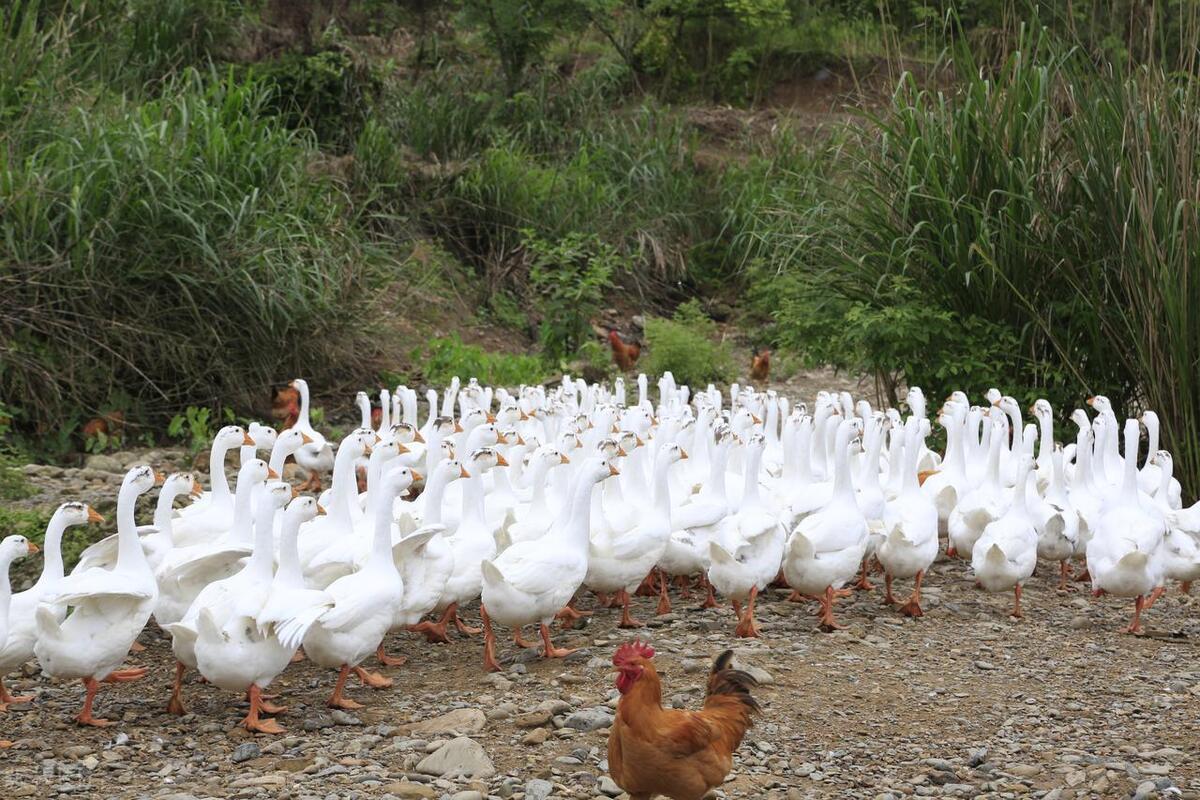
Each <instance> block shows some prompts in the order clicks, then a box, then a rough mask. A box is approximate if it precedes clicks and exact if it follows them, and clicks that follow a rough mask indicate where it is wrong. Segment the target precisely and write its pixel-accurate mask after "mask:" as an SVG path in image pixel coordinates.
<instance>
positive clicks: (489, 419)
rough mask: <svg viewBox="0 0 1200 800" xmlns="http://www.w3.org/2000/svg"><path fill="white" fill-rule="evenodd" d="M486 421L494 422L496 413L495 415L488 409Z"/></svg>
mask: <svg viewBox="0 0 1200 800" xmlns="http://www.w3.org/2000/svg"><path fill="white" fill-rule="evenodd" d="M487 421H488V422H495V421H496V415H495V414H493V413H492V412H490V411H489V412H488V415H487Z"/></svg>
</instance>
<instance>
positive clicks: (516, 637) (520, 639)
mask: <svg viewBox="0 0 1200 800" xmlns="http://www.w3.org/2000/svg"><path fill="white" fill-rule="evenodd" d="M560 613H561V612H560ZM513 644H515V645H516V646H517V647H524V648H525V649H526V650H528V649H529V648H531V647H537V642H531V641H529V640H528V639H526V638H525V637H524V636H522V635H521V629H520V628H513Z"/></svg>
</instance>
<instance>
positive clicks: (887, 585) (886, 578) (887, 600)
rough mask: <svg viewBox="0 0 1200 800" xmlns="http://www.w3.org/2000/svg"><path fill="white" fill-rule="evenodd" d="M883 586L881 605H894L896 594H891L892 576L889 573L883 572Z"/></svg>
mask: <svg viewBox="0 0 1200 800" xmlns="http://www.w3.org/2000/svg"><path fill="white" fill-rule="evenodd" d="M883 588H884V595H883V605H885V606H894V605H896V596H895V595H894V594H892V576H891V574H890V573H887V572H885V573H884V574H883Z"/></svg>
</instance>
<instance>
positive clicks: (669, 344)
mask: <svg viewBox="0 0 1200 800" xmlns="http://www.w3.org/2000/svg"><path fill="white" fill-rule="evenodd" d="M641 366H642V367H643V368H644V369H645V371H646V373H647V374H649V375H661V374H663V373H664V372H668V371H669V372H670V373H671V374H672V375H674V376H675V380H676V381H677V382H678V383H686V384H687V385H688V386H691V387H692V388H693V389H696V388H703V387H704V386H706V385H707V384H709V383H727V382H729V381H730V380H732V379H733V376H734V374H735V370H734V367H733V356H732V355H731V354H730V352H729V347H728V345H726V344H725V342H723V341H721V340H720V338H719V333H718V331H717V325H716V323H715V322H713V321H712V320H711V319H709V318H708V316H707V315H706V314H705V313H704V310H703V309H702V308H701V307H700V301H699V300H696V299H694V298H693V299H692V300H689V301H687V302H686V303H684V304H683V305H681V306H679V308H677V309H675V313H674V315H672V317H671V318H670V319H664V318H662V317H648V318H647V319H646V348H645V350H644V351H643V356H642V361H641Z"/></svg>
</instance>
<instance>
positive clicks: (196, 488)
mask: <svg viewBox="0 0 1200 800" xmlns="http://www.w3.org/2000/svg"><path fill="white" fill-rule="evenodd" d="M192 494H193V495H194V496H196V497H199V496H200V495H202V494H204V487H203V486H201V485H200V481H198V480H196V479H194V478H193V479H192Z"/></svg>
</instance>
